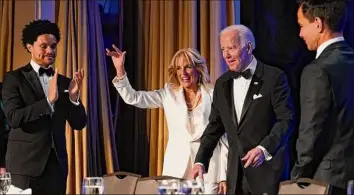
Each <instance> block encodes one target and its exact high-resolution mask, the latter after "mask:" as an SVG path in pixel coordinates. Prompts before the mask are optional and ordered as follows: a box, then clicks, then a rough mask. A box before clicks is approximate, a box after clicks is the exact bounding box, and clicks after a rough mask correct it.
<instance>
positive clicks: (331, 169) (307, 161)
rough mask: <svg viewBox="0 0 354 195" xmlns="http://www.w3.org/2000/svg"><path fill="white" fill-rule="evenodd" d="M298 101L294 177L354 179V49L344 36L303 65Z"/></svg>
mask: <svg viewBox="0 0 354 195" xmlns="http://www.w3.org/2000/svg"><path fill="white" fill-rule="evenodd" d="M300 103H301V121H300V127H299V138H298V140H297V146H296V149H297V155H298V160H297V162H296V164H295V166H294V168H293V171H292V174H291V175H292V177H296V176H300V177H309V178H314V179H316V180H321V181H324V182H327V183H329V184H332V185H334V186H335V187H339V188H343V189H345V188H346V185H347V181H348V180H351V179H354V52H353V49H352V48H351V47H350V46H349V45H348V44H347V43H346V42H345V41H340V42H336V43H333V44H331V45H329V46H328V47H326V48H325V50H324V51H323V52H322V53H321V55H320V56H319V58H318V59H316V60H314V61H313V62H312V63H310V64H309V65H307V66H306V67H305V68H304V70H303V72H302V75H301V89H300Z"/></svg>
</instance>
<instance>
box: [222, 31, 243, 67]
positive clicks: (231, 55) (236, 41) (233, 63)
mask: <svg viewBox="0 0 354 195" xmlns="http://www.w3.org/2000/svg"><path fill="white" fill-rule="evenodd" d="M239 37H240V36H239V34H238V32H237V31H236V30H233V31H227V32H225V33H223V34H222V35H221V36H220V46H221V51H222V56H223V58H224V60H225V62H226V64H227V66H228V67H229V69H230V70H232V71H241V70H243V68H244V67H245V66H247V62H248V57H249V54H248V53H249V51H248V47H247V46H248V44H246V45H242V44H241V41H240V38H239Z"/></svg>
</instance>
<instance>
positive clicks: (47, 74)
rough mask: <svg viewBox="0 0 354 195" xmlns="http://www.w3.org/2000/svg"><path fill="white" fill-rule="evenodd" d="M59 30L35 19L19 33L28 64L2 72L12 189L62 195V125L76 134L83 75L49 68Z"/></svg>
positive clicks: (82, 115)
mask: <svg viewBox="0 0 354 195" xmlns="http://www.w3.org/2000/svg"><path fill="white" fill-rule="evenodd" d="M59 40H60V32H59V28H58V26H57V25H56V24H55V23H52V22H50V21H48V20H36V21H33V22H31V23H29V24H28V25H26V26H25V28H24V29H23V31H22V43H23V46H24V47H25V48H26V49H27V51H28V52H29V53H30V54H31V60H30V62H29V63H28V64H27V65H25V66H22V67H21V68H19V69H17V70H14V71H11V72H8V73H7V74H6V75H5V78H4V84H3V89H2V95H3V102H4V112H5V115H6V117H7V120H8V122H9V124H10V126H11V130H10V134H9V139H8V148H7V152H6V169H7V171H8V172H10V173H11V178H12V184H13V185H15V186H16V187H19V188H22V189H27V188H31V189H32V192H33V194H34V195H36V194H65V191H66V178H67V152H66V140H65V125H66V121H68V122H69V124H70V126H71V127H72V128H73V129H77V130H81V129H83V128H84V127H85V125H86V112H85V108H84V107H83V105H82V103H81V102H80V100H79V92H80V87H81V83H82V79H83V71H82V70H81V71H79V72H76V73H75V74H74V76H73V79H72V80H71V79H69V78H67V77H65V76H62V75H59V74H58V69H56V70H55V71H54V70H53V68H52V65H53V63H54V60H55V57H56V48H57V43H58V42H59Z"/></svg>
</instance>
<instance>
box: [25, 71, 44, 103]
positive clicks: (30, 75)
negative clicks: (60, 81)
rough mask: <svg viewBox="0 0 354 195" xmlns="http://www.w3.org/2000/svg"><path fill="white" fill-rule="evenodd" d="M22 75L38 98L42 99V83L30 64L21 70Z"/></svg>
mask: <svg viewBox="0 0 354 195" xmlns="http://www.w3.org/2000/svg"><path fill="white" fill-rule="evenodd" d="M22 74H23V76H24V77H25V78H26V80H27V81H28V83H29V84H30V85H31V87H32V89H33V91H34V94H35V95H36V96H37V98H38V99H42V98H44V97H45V95H44V91H43V88H42V85H41V83H40V81H39V79H38V76H37V73H36V72H35V71H34V70H33V68H32V66H31V64H28V65H26V67H25V68H24V69H23V70H22Z"/></svg>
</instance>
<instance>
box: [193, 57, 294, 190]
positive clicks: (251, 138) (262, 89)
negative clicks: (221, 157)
mask: <svg viewBox="0 0 354 195" xmlns="http://www.w3.org/2000/svg"><path fill="white" fill-rule="evenodd" d="M229 75H230V72H227V73H225V74H223V75H222V76H221V77H220V78H219V79H218V80H217V81H216V85H215V89H214V95H213V103H212V108H211V113H210V117H209V124H208V126H207V127H206V130H205V132H204V134H203V136H202V138H201V144H200V148H199V150H198V153H197V156H196V160H195V162H201V163H203V164H204V166H205V168H206V170H207V169H208V163H209V159H210V157H211V156H212V152H213V150H214V148H215V145H216V144H217V142H218V140H219V138H220V137H221V136H222V135H223V134H224V133H225V131H226V133H227V136H228V141H229V155H228V167H227V170H228V172H227V184H228V189H227V193H228V194H234V193H235V190H236V183H237V175H238V174H239V173H238V166H239V162H241V161H240V159H241V158H242V157H244V156H245V155H246V153H247V152H248V151H249V150H251V149H253V148H254V147H256V146H258V145H261V146H263V147H264V148H265V149H266V150H267V151H268V152H269V153H270V154H271V155H272V156H273V158H272V159H271V160H270V161H265V162H264V163H263V164H262V165H261V166H260V167H258V168H252V167H250V168H246V169H244V170H243V171H244V173H245V176H246V178H247V183H248V185H249V190H250V191H251V192H252V193H253V194H263V193H268V194H277V191H278V185H279V180H280V177H281V174H282V172H283V162H284V160H285V158H286V155H284V150H285V148H286V147H285V145H286V143H287V140H288V137H289V135H290V134H291V130H292V125H293V115H294V113H293V105H292V102H291V101H292V100H291V96H290V89H289V86H288V81H287V78H286V75H285V74H284V72H282V71H281V70H279V69H276V68H274V67H270V66H267V65H265V64H263V63H261V62H260V61H258V63H257V67H256V70H255V73H254V75H253V77H252V81H251V83H250V87H249V89H248V92H247V95H246V98H245V102H244V105H243V109H242V115H241V119H240V122H239V123H237V119H236V112H235V105H234V101H233V99H234V98H233V79H231V78H230V76H229ZM260 94H261V95H262V97H260V98H256V99H254V95H258V96H260ZM242 167H243V165H242ZM239 187H241V186H239Z"/></svg>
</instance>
